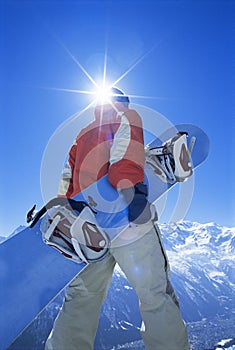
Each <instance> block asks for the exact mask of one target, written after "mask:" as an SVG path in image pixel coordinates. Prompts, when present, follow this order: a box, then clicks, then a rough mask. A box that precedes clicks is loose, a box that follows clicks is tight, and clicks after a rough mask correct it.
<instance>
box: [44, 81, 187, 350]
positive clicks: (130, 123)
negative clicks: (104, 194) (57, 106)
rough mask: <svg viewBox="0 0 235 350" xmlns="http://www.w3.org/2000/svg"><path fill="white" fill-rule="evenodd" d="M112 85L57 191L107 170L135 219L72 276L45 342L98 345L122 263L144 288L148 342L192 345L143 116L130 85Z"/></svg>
mask: <svg viewBox="0 0 235 350" xmlns="http://www.w3.org/2000/svg"><path fill="white" fill-rule="evenodd" d="M111 93H112V96H111V98H110V101H108V102H106V103H105V104H97V106H96V108H95V120H94V121H93V122H92V123H90V124H89V125H88V126H87V127H85V128H84V129H83V130H82V131H81V132H80V133H79V135H78V136H77V138H76V140H75V142H74V144H73V145H72V147H71V149H70V152H69V157H68V161H67V163H66V166H65V168H64V170H63V172H62V176H61V180H60V184H59V193H58V196H59V197H67V198H72V197H73V196H75V195H76V194H77V193H79V192H81V191H82V190H84V189H85V188H86V187H88V186H89V185H91V184H92V183H94V182H96V181H97V180H98V179H100V178H101V177H102V176H104V175H106V174H108V179H109V182H110V183H111V185H112V186H113V187H114V188H116V189H117V190H118V191H119V192H120V193H121V195H123V196H124V198H125V200H126V203H127V205H128V213H129V221H130V225H129V227H128V228H127V229H126V231H125V232H124V233H123V234H122V235H121V237H119V239H118V240H117V241H116V243H115V244H113V245H112V246H111V248H110V251H109V253H108V255H107V256H106V257H105V258H104V259H103V260H101V261H98V262H95V263H90V264H89V265H88V266H87V267H86V268H85V269H84V270H82V272H81V273H80V274H79V275H78V276H77V277H76V278H75V279H74V280H73V281H72V282H71V284H70V286H69V288H68V290H67V293H66V296H65V300H64V303H63V306H62V309H61V311H60V313H59V315H58V316H57V318H56V320H55V323H54V327H53V330H52V332H51V334H50V335H49V338H48V339H47V342H46V346H45V349H46V350H52V349H53V350H60V349H61V350H66V349H69V350H73V349H74V350H75V349H76V350H92V349H93V347H94V340H95V335H96V330H97V326H98V319H99V313H100V309H101V306H102V304H103V302H104V300H105V297H106V294H107V291H108V288H109V285H110V282H111V279H112V274H113V270H114V267H115V265H116V263H117V264H118V265H119V266H120V268H121V269H122V270H123V272H124V273H125V275H126V277H127V278H128V280H129V282H130V283H131V284H132V286H133V287H134V288H135V290H136V293H137V295H138V298H139V301H140V312H141V316H142V326H141V336H142V338H143V341H144V344H145V347H146V350H189V343H188V336H187V330H186V326H185V324H184V321H183V320H182V317H181V314H180V309H179V303H178V300H177V297H176V295H175V292H174V290H173V288H172V286H171V283H170V281H169V264H168V260H167V256H166V253H165V250H164V247H163V244H162V241H161V234H160V231H159V228H158V226H157V224H156V214H155V212H154V211H153V206H152V204H150V203H149V202H148V200H147V195H148V193H147V186H146V185H145V184H144V142H143V129H142V121H141V118H140V116H139V115H138V113H137V112H136V111H135V110H131V109H129V97H128V96H126V95H125V94H124V92H123V91H121V90H119V89H117V88H115V87H114V88H112V89H111ZM133 237H134V238H133ZM137 237H138V239H137Z"/></svg>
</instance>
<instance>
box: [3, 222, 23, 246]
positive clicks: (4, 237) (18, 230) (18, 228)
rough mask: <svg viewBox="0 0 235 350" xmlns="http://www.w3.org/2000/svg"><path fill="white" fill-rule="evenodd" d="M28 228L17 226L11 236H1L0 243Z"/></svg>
mask: <svg viewBox="0 0 235 350" xmlns="http://www.w3.org/2000/svg"><path fill="white" fill-rule="evenodd" d="M25 228H26V226H23V225H20V226H19V227H17V228H16V229H15V230H14V231H13V232H12V234H10V236H8V237H6V236H0V243H2V242H4V241H5V240H6V239H8V238H10V237H12V236H14V235H16V234H17V233H19V232H20V231H23V230H24V229H25Z"/></svg>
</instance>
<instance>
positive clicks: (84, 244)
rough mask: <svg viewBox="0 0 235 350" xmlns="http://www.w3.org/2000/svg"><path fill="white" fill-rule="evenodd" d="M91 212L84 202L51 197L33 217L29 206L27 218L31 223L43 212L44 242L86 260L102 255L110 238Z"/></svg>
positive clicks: (106, 250) (71, 256)
mask: <svg viewBox="0 0 235 350" xmlns="http://www.w3.org/2000/svg"><path fill="white" fill-rule="evenodd" d="M94 213H95V212H94V210H93V209H91V208H90V207H89V205H88V204H87V203H86V202H78V201H75V200H72V199H68V198H54V199H52V200H51V201H50V202H48V203H47V205H46V206H44V207H43V208H42V209H41V210H40V211H39V212H38V213H37V214H36V215H35V217H34V218H33V216H32V209H31V210H30V211H29V213H28V215H27V220H28V222H29V221H32V223H31V225H30V227H33V226H34V225H35V224H36V222H37V221H38V220H39V218H40V217H42V216H43V218H42V221H41V223H40V230H41V232H42V239H43V241H44V243H46V244H47V245H49V246H51V247H53V248H55V249H57V250H58V251H60V253H62V254H63V255H64V256H65V257H66V258H68V259H70V260H73V261H74V262H76V263H82V262H86V263H89V262H95V261H99V260H101V259H103V258H104V257H105V256H106V254H107V253H108V250H109V247H110V239H109V237H108V235H107V234H106V233H105V232H104V231H103V229H102V228H101V227H100V226H99V225H98V223H97V221H96V218H95V216H94ZM44 214H46V215H45V216H44Z"/></svg>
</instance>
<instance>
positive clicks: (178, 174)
mask: <svg viewBox="0 0 235 350" xmlns="http://www.w3.org/2000/svg"><path fill="white" fill-rule="evenodd" d="M187 136H188V134H187V132H178V133H177V135H176V136H175V137H173V138H171V139H169V140H168V141H166V142H165V143H164V144H163V145H162V146H159V147H151V145H150V146H149V147H147V148H146V149H145V158H146V163H147V164H148V165H149V166H150V167H151V168H152V169H153V170H154V172H155V173H156V175H157V176H159V177H160V179H161V180H162V181H163V182H165V183H171V184H172V183H175V182H183V181H185V180H187V179H188V178H189V177H190V176H191V175H192V173H193V166H192V163H191V153H192V150H193V146H194V143H195V140H196V139H195V138H194V137H192V138H191V140H190V145H189V147H188V145H187Z"/></svg>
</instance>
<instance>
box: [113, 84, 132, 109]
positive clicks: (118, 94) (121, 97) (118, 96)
mask: <svg viewBox="0 0 235 350" xmlns="http://www.w3.org/2000/svg"><path fill="white" fill-rule="evenodd" d="M111 99H112V101H117V102H121V103H122V104H124V106H126V107H127V106H128V104H129V103H130V99H129V97H128V96H127V95H125V93H124V92H123V91H122V90H121V89H119V88H117V87H112V88H111Z"/></svg>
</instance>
